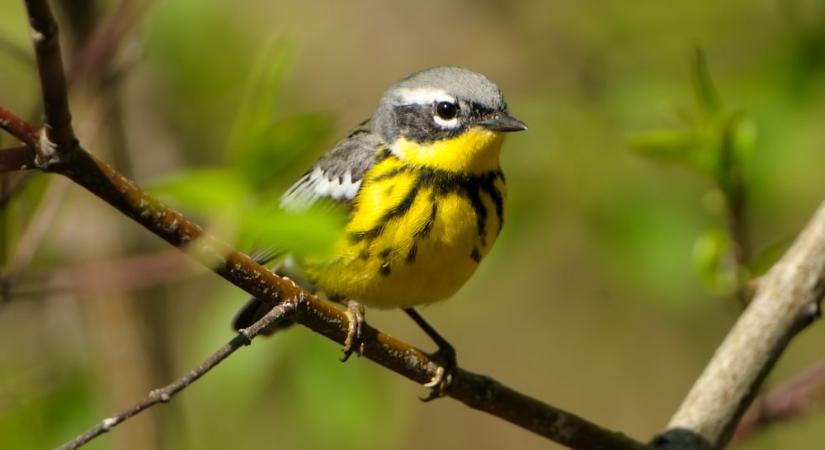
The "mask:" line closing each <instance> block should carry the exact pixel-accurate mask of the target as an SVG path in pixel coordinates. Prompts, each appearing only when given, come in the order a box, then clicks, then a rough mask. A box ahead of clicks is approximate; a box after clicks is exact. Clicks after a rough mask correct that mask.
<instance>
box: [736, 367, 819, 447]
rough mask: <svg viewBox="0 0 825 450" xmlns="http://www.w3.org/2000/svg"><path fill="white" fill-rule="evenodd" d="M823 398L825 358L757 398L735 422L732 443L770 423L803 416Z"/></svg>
mask: <svg viewBox="0 0 825 450" xmlns="http://www.w3.org/2000/svg"><path fill="white" fill-rule="evenodd" d="M823 401H825V360H821V361H819V362H817V363H816V364H814V365H812V366H811V367H808V368H807V369H806V370H805V371H803V372H802V373H800V374H799V375H797V376H796V377H794V378H793V379H791V380H790V381H788V382H786V383H785V384H783V385H782V386H779V387H778V388H776V389H774V390H772V391H770V392H768V393H767V394H764V395H762V396H760V397H759V398H757V399H756V401H754V402H753V404H752V405H751V407H750V408H749V409H748V411H747V412H746V413H745V415H744V416H743V417H742V420H741V421H740V422H739V424H738V425H737V426H736V431H735V432H734V433H733V437H732V438H731V444H736V443H739V442H741V441H742V440H744V439H745V438H747V437H748V436H750V435H751V434H753V433H754V432H756V431H757V430H761V429H763V428H766V427H767V426H769V425H772V424H775V423H777V422H782V421H785V420H789V419H792V418H795V417H801V416H803V415H805V414H807V413H809V412H810V411H811V410H812V409H813V408H814V407H816V406H818V405H820V406H821V405H822V404H823Z"/></svg>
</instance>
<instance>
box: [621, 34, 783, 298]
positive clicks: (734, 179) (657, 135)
mask: <svg viewBox="0 0 825 450" xmlns="http://www.w3.org/2000/svg"><path fill="white" fill-rule="evenodd" d="M692 81H693V90H694V97H695V99H696V104H697V112H696V113H693V114H690V113H683V114H682V117H681V119H682V121H683V122H684V123H683V124H682V125H681V126H679V127H678V128H666V129H660V130H654V131H649V132H645V133H638V134H636V135H634V136H632V137H631V138H630V146H631V148H632V149H633V150H635V151H636V152H638V153H640V154H642V155H645V156H647V157H650V158H652V159H655V160H660V161H664V162H669V163H673V164H676V165H681V166H685V167H687V168H689V169H691V170H693V171H695V172H697V173H699V174H701V175H704V176H707V177H708V178H710V179H711V180H712V181H713V183H714V189H715V190H717V191H718V192H719V193H720V194H721V195H719V196H718V197H720V198H721V200H722V204H721V205H716V204H715V202H712V203H710V204H709V205H708V206H710V207H711V208H710V209H712V211H713V212H715V213H716V214H718V215H721V216H723V217H722V220H723V221H724V220H730V219H728V218H726V217H724V216H725V215H726V213H727V215H731V214H733V213H732V212H731V210H733V209H735V208H737V207H738V208H744V207H745V206H744V201H745V196H746V190H747V189H748V186H747V182H746V180H745V179H744V173H745V171H746V165H747V164H748V162H749V160H750V157H751V154H752V153H753V149H754V146H755V145H756V125H755V124H754V123H753V122H752V121H751V120H749V119H747V118H746V117H745V116H744V114H743V113H742V112H741V111H739V110H731V111H729V110H728V108H726V107H725V106H724V105H723V104H722V101H721V99H720V98H719V93H718V92H717V90H716V87H715V86H714V84H713V80H712V79H711V76H710V73H709V71H708V66H707V61H706V60H705V55H704V53H703V52H702V51H701V50H697V52H696V56H695V58H694V61H693V70H692ZM707 196H709V198H714V197H716V196H714V192H710V193H709V194H707ZM737 203H739V205H737ZM736 239H737V236H731V235H730V234H728V233H727V232H725V231H722V229H720V228H718V227H716V226H714V227H711V228H709V229H707V230H705V231H704V232H703V233H702V234H701V235H700V236H699V237H698V238H697V240H696V243H695V244H694V250H693V256H694V264H695V266H696V268H697V269H698V271H699V274H700V276H701V277H702V280H703V281H704V282H705V283H706V284H707V285H708V286H710V287H712V288H714V290H716V291H717V292H718V293H721V294H729V293H731V292H733V291H734V289H735V288H736V283H737V277H736V275H735V273H736V271H737V270H747V268H738V267H736V264H735V263H734V264H733V267H725V266H724V264H723V261H724V259H726V258H728V259H729V258H730V256H731V255H730V253H731V250H732V246H733V245H737V244H732V241H735V240H736ZM741 245H748V244H741ZM776 256H778V255H776Z"/></svg>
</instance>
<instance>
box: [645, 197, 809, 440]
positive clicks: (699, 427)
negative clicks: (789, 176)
mask: <svg viewBox="0 0 825 450" xmlns="http://www.w3.org/2000/svg"><path fill="white" fill-rule="evenodd" d="M823 295H825V203H823V204H822V205H820V207H819V209H818V210H817V212H816V214H815V215H814V217H813V219H812V220H811V221H810V222H809V223H808V225H807V226H806V228H805V229H804V230H803V231H802V233H801V234H800V235H799V237H797V239H796V241H795V242H794V244H793V245H792V246H791V248H790V249H789V250H788V252H787V253H786V254H785V255H784V256H783V257H782V259H781V260H780V261H779V262H778V263H777V264H776V265H775V266H774V267H773V268H772V269H771V270H770V271H769V272H768V273H767V274H766V275H765V276H764V277H762V279H761V280H760V282H759V287H758V289H757V292H756V296H755V297H754V299H753V300H752V301H751V303H750V305H749V306H748V308H747V309H746V310H745V312H744V313H742V316H740V318H739V320H738V321H737V322H736V324H735V325H734V326H733V328H732V329H731V331H730V333H729V334H728V336H727V337H726V338H725V340H724V341H723V342H722V345H721V346H720V347H719V348H718V349H717V350H716V354H715V355H714V356H713V358H712V359H711V361H710V363H709V364H708V366H707V368H706V369H705V371H704V373H702V375H701V376H700V377H699V379H698V380H697V381H696V383H695V384H694V386H693V388H692V389H691V391H690V393H689V394H688V396H687V398H686V399H685V400H684V402H683V403H682V405H681V406H680V408H679V410H678V411H677V412H676V414H675V415H674V416H673V418H672V419H671V421H670V424H669V425H668V431H667V432H665V434H663V435H662V436H660V438H659V440H658V445H659V446H660V447H662V448H679V447H672V446H670V444H669V442H670V439H669V437H672V436H674V435H675V434H678V432H679V430H682V431H684V430H690V431H691V432H692V433H694V434H695V435H697V436H699V437H701V438H702V439H703V440H704V441H705V442H706V443H707V444H709V445H710V446H711V447H712V448H721V447H723V446H724V445H725V444H726V443H727V442H728V440H729V439H730V436H731V434H732V432H733V430H734V427H735V426H736V424H737V423H738V421H739V419H740V418H741V416H742V414H743V413H744V412H745V410H746V409H747V407H748V405H750V403H751V402H752V401H753V398H754V396H755V395H756V393H757V389H758V387H759V385H760V384H761V383H762V381H763V380H764V378H765V376H766V375H767V374H768V372H770V370H771V368H773V366H774V364H775V363H776V361H777V359H778V358H779V355H781V354H782V352H783V351H784V350H785V348H786V347H787V345H788V343H789V342H790V340H791V339H792V338H793V337H794V336H795V335H796V334H797V333H799V332H800V331H801V330H802V329H804V328H805V327H806V326H807V325H809V324H810V323H811V322H812V321H813V320H814V319H816V318H818V317H819V315H820V309H819V307H820V302H821V300H822V296H823Z"/></svg>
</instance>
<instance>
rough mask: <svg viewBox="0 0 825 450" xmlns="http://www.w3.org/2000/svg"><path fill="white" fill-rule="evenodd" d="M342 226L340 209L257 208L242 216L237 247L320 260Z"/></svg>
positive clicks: (343, 220)
mask: <svg viewBox="0 0 825 450" xmlns="http://www.w3.org/2000/svg"><path fill="white" fill-rule="evenodd" d="M345 223H346V213H345V211H343V210H342V209H341V208H334V207H326V206H322V207H317V208H310V209H309V210H307V211H303V212H288V211H284V210H282V209H280V208H276V207H268V208H264V207H260V206H259V207H256V208H254V209H251V210H248V211H246V212H244V213H243V215H242V217H241V223H240V239H241V241H242V243H241V244H240V245H241V247H242V248H255V249H261V248H265V249H273V250H280V251H285V252H289V253H293V254H295V255H297V256H299V257H301V256H304V255H308V256H313V257H323V256H325V255H328V254H329V253H330V252H331V250H332V248H333V245H334V244H335V243H336V242H337V241H338V239H339V238H341V236H342V233H343V230H344V226H345Z"/></svg>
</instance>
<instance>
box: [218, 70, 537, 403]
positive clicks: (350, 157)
mask: <svg viewBox="0 0 825 450" xmlns="http://www.w3.org/2000/svg"><path fill="white" fill-rule="evenodd" d="M526 129H527V126H526V125H525V124H524V123H523V122H521V121H520V120H518V119H516V118H514V117H513V116H511V115H510V114H509V112H508V109H507V104H506V102H505V101H504V97H503V96H502V94H501V90H500V89H499V88H498V87H497V86H496V85H495V84H494V83H493V82H491V81H490V80H488V79H487V78H486V77H485V76H483V75H481V74H478V73H476V72H473V71H470V70H467V69H463V68H459V67H436V68H432V69H427V70H424V71H421V72H417V73H414V74H412V75H409V76H408V77H406V78H404V79H402V80H401V81H400V82H398V83H397V84H395V85H394V86H392V87H390V88H389V89H388V90H387V91H386V92H385V93H384V95H383V96H382V97H381V100H380V101H379V102H378V107H377V108H376V110H375V112H374V113H373V115H372V117H371V118H370V119H369V120H367V121H365V122H363V123H361V124H360V125H359V126H358V127H356V128H355V129H353V130H352V131H351V132H350V133H349V134H348V135H347V136H346V138H344V139H343V140H341V141H340V142H338V144H336V145H335V147H333V148H332V150H330V151H329V152H327V153H326V154H325V155H324V156H322V157H321V158H320V159H319V160H318V161H317V162H316V163H315V165H314V166H313V167H312V168H311V169H310V170H309V171H308V172H306V174H304V175H303V176H302V177H301V178H300V179H299V180H298V181H297V182H295V184H294V185H293V186H292V187H291V188H290V189H289V190H288V191H287V192H286V193H285V194H284V195H283V197H282V198H281V207H282V208H284V209H286V210H303V209H306V208H308V207H310V206H312V205H313V204H316V203H317V202H319V201H332V202H335V203H340V204H342V205H344V206H345V207H346V208H347V209H348V211H349V214H348V221H347V223H346V226H345V228H344V230H343V232H342V235H341V237H340V239H339V241H338V242H337V244H336V245H335V248H334V251H333V252H332V254H331V255H326V256H324V257H323V258H313V257H309V256H307V257H304V258H302V259H301V260H299V261H294V264H291V266H292V267H290V268H289V269H288V270H286V271H287V272H291V273H294V272H295V271H296V270H297V271H299V272H300V275H298V276H297V277H298V278H299V279H304V280H307V281H308V282H309V283H310V284H311V285H312V287H314V288H317V289H320V290H321V291H323V292H324V293H326V295H327V296H328V298H330V299H333V300H336V301H339V302H342V303H345V304H347V314H348V316H349V317H350V329H349V331H350V332H349V335H348V337H347V341H346V344H345V347H344V352H345V357H344V359H346V357H348V356H349V354H350V353H351V352H352V351H353V350H355V349H357V347H358V344H359V339H360V337H361V336H360V328H361V324H362V323H363V320H364V319H363V307H362V306H361V304H364V305H367V306H371V307H377V308H403V309H404V311H405V312H406V313H407V314H409V315H410V317H412V318H413V320H415V322H416V323H417V324H418V325H419V326H421V327H422V329H423V330H424V331H425V332H426V333H427V334H428V335H429V336H430V338H432V339H433V340H434V341H435V343H436V344H437V345H438V347H439V350H438V352H436V354H435V355H436V356H437V357H438V359H439V360H440V361H441V362H443V365H442V366H441V367H440V369H439V371H438V374H437V375H436V377H435V378H434V379H433V380H432V381H431V382H430V383H428V384H427V386H429V387H433V388H435V389H434V390H433V394H431V398H432V397H436V396H439V395H442V394H443V393H444V389H445V388H446V387H447V385H448V384H449V382H450V378H451V370H452V369H454V368H455V367H456V359H455V351H454V350H453V348H452V346H450V344H449V343H447V341H446V340H445V339H444V338H442V337H441V336H440V335H439V334H438V333H437V332H436V331H435V330H434V329H433V328H432V327H431V326H429V325H428V324H427V323H426V322H425V321H424V319H423V318H422V317H421V316H420V315H419V314H418V313H417V312H416V311H415V310H414V309H413V307H414V306H417V305H424V304H428V303H433V302H437V301H440V300H444V299H447V298H449V297H450V296H452V295H453V294H454V293H455V292H456V291H457V290H458V289H459V288H460V287H461V286H462V285H463V284H464V283H465V282H466V281H467V280H468V279H469V277H470V276H471V275H472V274H473V272H475V270H476V267H478V264H479V262H481V260H482V259H483V258H484V256H485V255H486V254H487V253H488V252H489V251H490V248H491V246H492V245H493V243H494V242H495V240H496V237H497V236H498V234H499V232H500V231H501V227H502V225H503V223H504V204H505V198H506V186H505V181H504V174H503V173H502V171H501V168H500V165H499V154H500V151H501V145H502V141H503V138H504V134H505V133H507V132H512V131H522V130H526ZM306 287H309V286H306ZM265 313H266V307H265V305H264V303H263V302H261V301H259V300H257V299H252V300H251V301H250V302H249V303H248V304H247V305H246V306H245V307H244V309H243V310H242V311H241V312H240V313H239V314H238V315H237V316H236V318H235V322H234V324H233V325H234V327H235V329H242V328H245V327H247V326H249V325H251V324H252V323H254V322H255V321H256V320H257V319H259V318H260V317H261V316H262V315H263V314H265Z"/></svg>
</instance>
